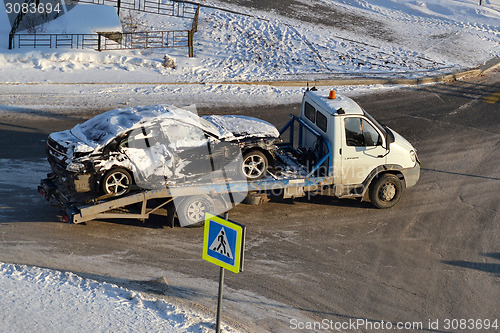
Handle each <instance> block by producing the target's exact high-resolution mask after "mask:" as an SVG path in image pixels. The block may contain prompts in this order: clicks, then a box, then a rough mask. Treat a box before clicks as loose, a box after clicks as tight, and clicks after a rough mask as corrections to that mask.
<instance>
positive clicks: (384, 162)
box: [38, 88, 420, 227]
mask: <svg viewBox="0 0 500 333" xmlns="http://www.w3.org/2000/svg"><path fill="white" fill-rule="evenodd" d="M287 133H288V140H286V141H285V140H284V142H282V143H280V144H279V146H278V148H277V150H278V151H277V152H276V156H277V157H278V158H277V162H276V165H275V167H274V168H273V169H272V171H271V170H269V171H268V173H267V175H266V176H265V177H264V178H262V179H259V180H252V181H243V180H241V181H228V180H224V179H222V180H221V179H214V180H213V181H211V182H204V183H184V184H179V185H174V186H170V187H166V188H163V189H154V190H143V189H139V188H137V189H135V191H130V192H129V194H127V195H124V196H121V197H118V198H117V197H113V196H112V195H105V196H100V197H88V196H81V195H78V194H77V193H72V192H71V191H69V190H68V189H66V188H64V187H63V186H62V185H61V184H59V183H58V182H57V179H56V177H55V176H54V175H52V174H48V177H47V178H45V179H42V180H41V184H40V186H38V191H39V192H40V193H41V194H42V195H43V196H44V197H45V198H46V199H47V200H50V199H55V200H56V201H57V202H58V203H59V204H60V205H61V206H62V208H63V218H64V219H65V220H66V221H67V222H69V223H75V224H76V223H82V222H86V221H90V220H95V219H140V220H142V221H145V220H146V219H148V218H149V217H150V215H151V214H153V213H155V212H157V211H158V210H159V209H160V208H162V207H165V208H166V209H167V220H168V221H167V224H169V225H171V226H172V227H173V226H174V219H175V217H176V216H177V217H178V220H179V221H180V225H181V226H187V225H194V224H200V223H202V221H203V220H204V215H205V212H213V211H214V209H215V208H216V207H222V210H223V211H227V210H230V209H231V208H232V207H233V206H234V200H233V198H234V196H237V195H238V194H240V195H246V200H247V202H248V203H251V204H258V203H262V202H265V201H267V197H268V195H269V194H276V193H279V195H280V196H281V197H282V198H285V199H286V198H296V197H303V196H305V195H306V194H307V193H310V192H315V193H319V194H323V193H328V194H330V195H333V196H335V197H338V198H345V197H351V198H358V199H360V200H362V201H371V203H372V204H373V205H374V206H375V207H377V208H390V207H393V206H394V205H395V204H396V203H397V202H398V201H399V200H400V198H401V195H402V193H403V192H404V190H405V189H408V188H410V187H412V186H414V185H415V184H416V183H417V181H418V179H419V177H420V161H419V159H418V156H417V152H416V149H415V148H414V147H413V146H412V145H411V144H410V143H409V142H408V141H407V140H406V139H404V138H403V137H402V136H401V135H399V134H398V133H397V132H396V131H394V130H393V129H391V128H389V127H387V126H385V125H382V124H380V123H379V122H378V121H377V120H375V119H374V118H373V117H372V116H371V115H370V114H369V113H368V112H366V111H365V110H363V109H362V108H361V107H360V106H359V105H358V104H357V103H356V102H355V101H354V100H352V99H350V98H349V97H346V96H342V95H336V94H335V91H334V90H331V91H330V93H329V94H328V95H326V94H322V93H320V92H318V91H317V90H316V89H315V88H312V89H307V90H306V91H305V93H304V96H303V99H302V107H301V111H300V115H299V116H296V115H290V120H289V122H288V123H287V124H286V125H285V126H284V127H283V128H282V129H281V131H280V135H281V137H282V138H284V137H285V136H287ZM174 200H175V201H176V204H175V205H174V204H173V203H174ZM181 221H182V222H181Z"/></svg>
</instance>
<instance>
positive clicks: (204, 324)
mask: <svg viewBox="0 0 500 333" xmlns="http://www.w3.org/2000/svg"><path fill="white" fill-rule="evenodd" d="M0 298H1V299H2V302H0V322H1V323H2V328H1V329H0V330H1V331H3V332H33V331H35V330H36V331H37V332H104V331H106V332H134V333H135V332H211V331H213V329H214V326H215V325H214V319H213V318H210V317H208V316H207V315H205V314H201V313H197V312H194V311H191V310H188V309H184V308H182V307H180V306H177V305H173V304H170V303H168V302H166V301H164V300H161V299H151V298H147V297H146V296H144V295H142V294H140V293H137V292H134V291H131V290H128V289H125V288H122V287H119V286H116V285H113V284H109V283H105V282H102V283H101V282H98V281H95V280H90V279H84V278H81V277H80V276H78V275H76V274H73V273H70V272H60V271H54V270H49V269H44V268H38V267H29V266H24V265H13V264H5V263H0ZM222 328H223V331H224V332H236V330H234V329H233V328H231V327H228V326H226V325H223V327H222Z"/></svg>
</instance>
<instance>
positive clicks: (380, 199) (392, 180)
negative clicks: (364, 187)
mask: <svg viewBox="0 0 500 333" xmlns="http://www.w3.org/2000/svg"><path fill="white" fill-rule="evenodd" d="M402 192H403V185H402V184H401V180H400V179H399V178H398V177H397V176H396V175H393V174H384V175H382V176H380V177H378V178H376V179H375V182H374V183H372V185H371V186H370V192H369V195H370V201H371V202H372V204H373V205H374V206H375V207H377V208H390V207H392V206H394V205H395V204H397V203H398V201H399V199H400V198H401V193H402Z"/></svg>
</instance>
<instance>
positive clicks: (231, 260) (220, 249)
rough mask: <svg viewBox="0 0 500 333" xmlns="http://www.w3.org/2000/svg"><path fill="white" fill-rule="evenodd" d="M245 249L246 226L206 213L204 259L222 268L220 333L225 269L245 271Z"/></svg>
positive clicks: (219, 300) (218, 311) (218, 305)
mask: <svg viewBox="0 0 500 333" xmlns="http://www.w3.org/2000/svg"><path fill="white" fill-rule="evenodd" d="M244 249H245V226H244V225H243V224H240V223H237V222H234V221H229V219H228V214H227V213H225V214H224V218H221V217H219V216H215V215H213V214H210V213H205V233H204V237H203V259H205V260H206V261H209V262H211V263H213V264H215V265H218V266H220V276H219V297H218V302H217V322H216V328H215V331H216V332H217V333H219V332H220V313H221V307H222V291H223V287H224V269H227V270H230V271H232V272H234V273H239V272H242V271H243V259H244Z"/></svg>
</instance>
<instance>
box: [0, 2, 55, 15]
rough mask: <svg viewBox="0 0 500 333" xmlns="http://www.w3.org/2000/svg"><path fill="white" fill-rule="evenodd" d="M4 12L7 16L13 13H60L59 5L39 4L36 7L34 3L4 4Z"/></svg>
mask: <svg viewBox="0 0 500 333" xmlns="http://www.w3.org/2000/svg"><path fill="white" fill-rule="evenodd" d="M5 11H6V12H7V14H11V13H15V14H19V13H23V14H28V13H30V14H37V13H38V14H50V13H52V12H55V13H60V12H61V11H62V9H61V4H59V3H57V4H51V3H42V2H40V3H39V4H38V5H37V4H36V3H34V2H32V3H26V2H24V3H17V2H15V3H11V2H7V3H5Z"/></svg>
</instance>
